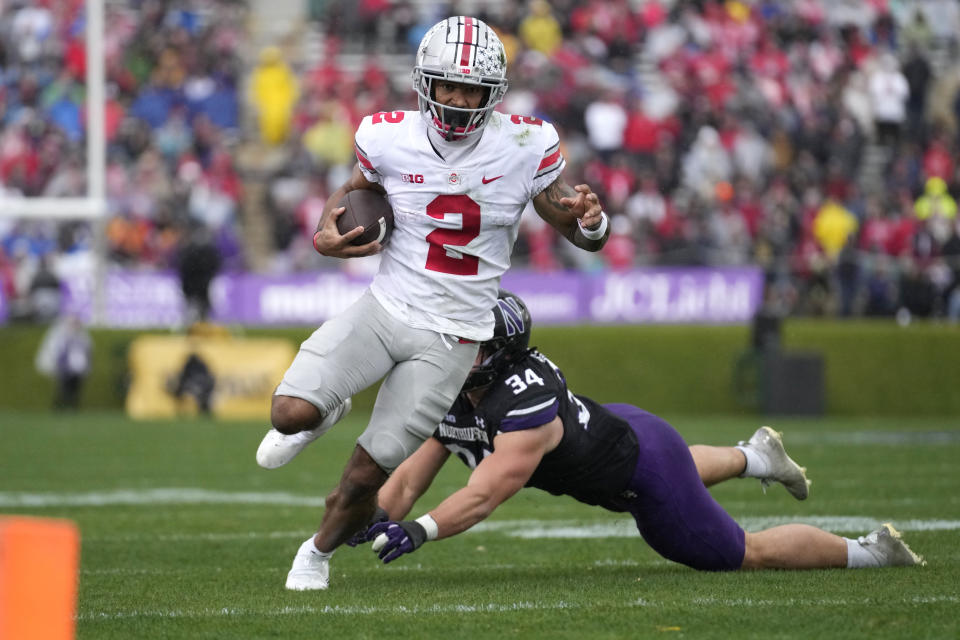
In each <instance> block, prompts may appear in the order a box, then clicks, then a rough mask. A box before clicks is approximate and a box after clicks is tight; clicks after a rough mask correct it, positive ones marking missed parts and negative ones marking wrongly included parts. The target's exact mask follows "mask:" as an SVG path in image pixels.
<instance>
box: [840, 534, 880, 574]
mask: <svg viewBox="0 0 960 640" xmlns="http://www.w3.org/2000/svg"><path fill="white" fill-rule="evenodd" d="M844 540H845V541H846V543H847V569H865V568H874V567H879V566H880V561H879V560H878V559H877V557H876V556H874V555H873V554H872V553H870V552H869V551H867V550H866V549H864V548H863V545H862V544H860V541H859V540H853V539H851V538H844Z"/></svg>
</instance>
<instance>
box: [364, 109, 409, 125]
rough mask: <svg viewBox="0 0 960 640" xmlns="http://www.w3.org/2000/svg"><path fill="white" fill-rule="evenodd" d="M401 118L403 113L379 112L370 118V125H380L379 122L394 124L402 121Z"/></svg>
mask: <svg viewBox="0 0 960 640" xmlns="http://www.w3.org/2000/svg"><path fill="white" fill-rule="evenodd" d="M403 116H404V113H403V111H381V112H379V113H375V114H373V115H372V116H370V124H380V123H381V122H390V123H393V124H396V123H397V122H400V121H401V120H403Z"/></svg>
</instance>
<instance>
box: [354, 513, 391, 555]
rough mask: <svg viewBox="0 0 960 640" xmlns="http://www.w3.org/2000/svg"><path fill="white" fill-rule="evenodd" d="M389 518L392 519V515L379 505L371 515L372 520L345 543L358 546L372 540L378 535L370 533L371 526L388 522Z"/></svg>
mask: <svg viewBox="0 0 960 640" xmlns="http://www.w3.org/2000/svg"><path fill="white" fill-rule="evenodd" d="M389 519H390V516H389V515H387V512H386V510H385V509H382V508H380V507H377V509H376V511H374V512H373V515H372V516H370V521H369V522H368V523H367V524H366V526H364V527H363V529H360V531H357V532H356V533H355V534H353V537H351V538H350V539H349V540H347V541H346V542H345V543H344V544H346V545H347V546H348V547H356V546H357V545H360V544H363V543H364V542H370V541H371V540H373V539H374V538H375V537H376V536H371V535H368V534H369V532H370V527H372V526H373V525H375V524H376V523H378V522H386V521H387V520H389Z"/></svg>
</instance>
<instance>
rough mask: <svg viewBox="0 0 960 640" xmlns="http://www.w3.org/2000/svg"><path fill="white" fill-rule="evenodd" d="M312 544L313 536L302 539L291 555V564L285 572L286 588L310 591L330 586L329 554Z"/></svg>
mask: <svg viewBox="0 0 960 640" xmlns="http://www.w3.org/2000/svg"><path fill="white" fill-rule="evenodd" d="M331 555H333V554H332V553H322V552H320V551H318V550H317V547H316V546H314V544H313V536H310V537H309V538H307V539H306V541H304V543H303V544H301V545H300V548H299V549H297V555H295V556H294V557H293V566H292V567H291V568H290V572H289V573H287V584H286V587H287V589H291V590H293V591H312V590H317V589H326V588H327V587H328V586H330V556H331Z"/></svg>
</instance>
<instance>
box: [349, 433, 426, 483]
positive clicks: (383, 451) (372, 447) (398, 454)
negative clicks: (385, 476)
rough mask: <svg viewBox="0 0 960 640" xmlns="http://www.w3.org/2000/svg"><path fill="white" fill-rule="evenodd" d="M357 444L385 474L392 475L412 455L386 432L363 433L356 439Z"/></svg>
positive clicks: (392, 435) (409, 450)
mask: <svg viewBox="0 0 960 640" xmlns="http://www.w3.org/2000/svg"><path fill="white" fill-rule="evenodd" d="M357 444H359V445H360V446H361V447H363V448H364V450H366V452H367V453H368V454H370V457H371V458H373V461H374V462H376V463H377V464H378V465H379V466H380V468H381V469H383V470H384V471H386V472H387V473H393V470H394V469H396V468H397V467H399V466H400V463H401V462H403V461H404V460H406V459H407V457H408V456H409V455H410V454H411V453H413V449H412V448H409V447H408V446H407V445H405V444H404V443H403V442H401V441H400V439H399V438H397V436H396V435H395V434H393V433H390V432H388V431H376V432H373V433H370V431H369V430H368V431H364V432H363V433H362V434H360V437H359V438H357Z"/></svg>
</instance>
